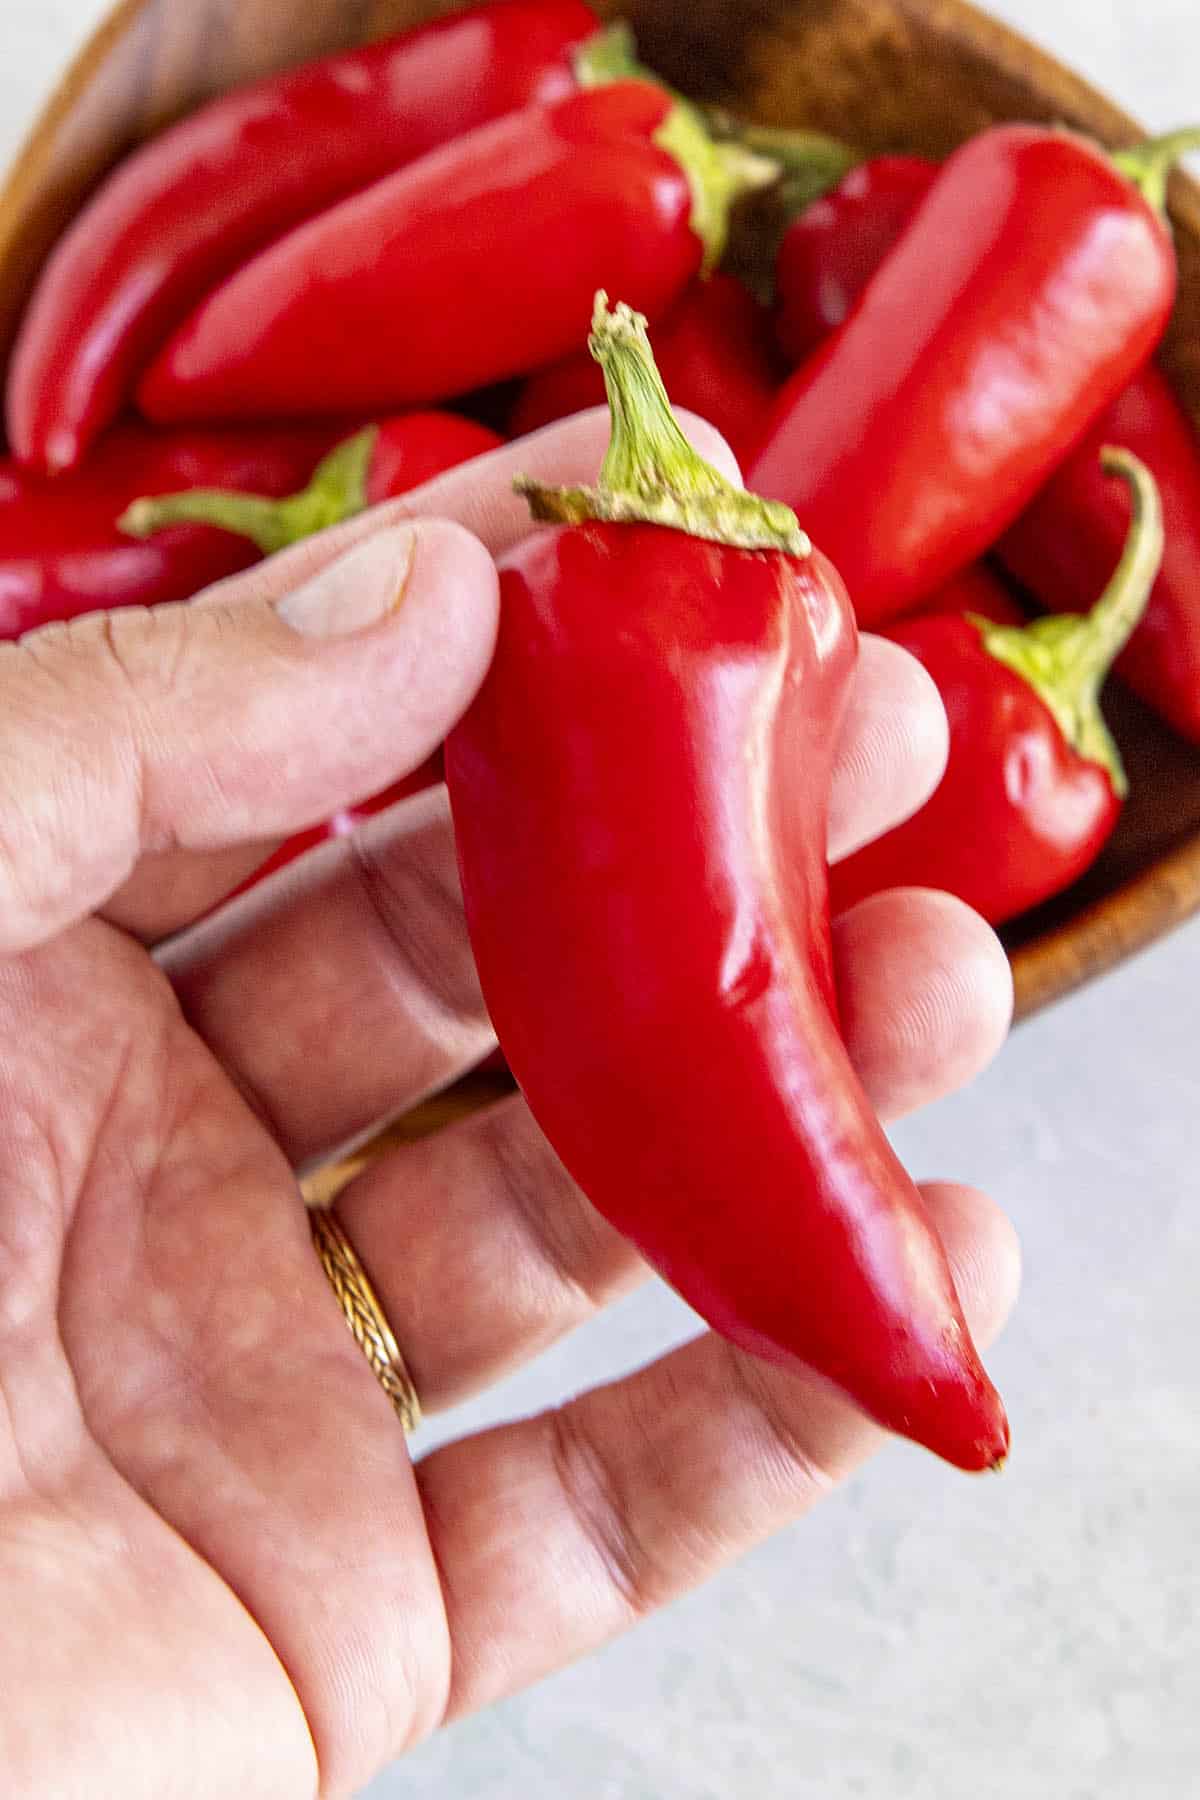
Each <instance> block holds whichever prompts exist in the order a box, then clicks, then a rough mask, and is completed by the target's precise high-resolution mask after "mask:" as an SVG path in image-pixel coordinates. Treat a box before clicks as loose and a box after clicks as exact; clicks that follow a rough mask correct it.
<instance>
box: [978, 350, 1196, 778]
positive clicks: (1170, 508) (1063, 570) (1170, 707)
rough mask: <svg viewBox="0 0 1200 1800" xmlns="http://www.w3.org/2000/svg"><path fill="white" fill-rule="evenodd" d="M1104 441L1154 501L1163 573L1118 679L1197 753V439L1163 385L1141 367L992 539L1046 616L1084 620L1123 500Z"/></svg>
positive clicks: (1115, 544)
mask: <svg viewBox="0 0 1200 1800" xmlns="http://www.w3.org/2000/svg"><path fill="white" fill-rule="evenodd" d="M1104 443H1118V444H1123V445H1125V446H1126V447H1127V448H1128V449H1130V450H1132V451H1133V452H1134V453H1135V454H1136V455H1137V456H1139V457H1140V458H1141V460H1142V461H1143V462H1144V463H1145V464H1146V466H1147V468H1148V469H1149V470H1150V472H1151V474H1152V475H1153V476H1154V478H1155V481H1156V482H1157V483H1158V489H1159V493H1160V494H1161V496H1162V509H1163V521H1164V524H1165V527H1166V548H1165V550H1164V553H1163V563H1162V571H1161V573H1160V574H1159V577H1158V580H1157V581H1156V582H1155V584H1154V592H1153V593H1152V594H1151V596H1150V603H1149V605H1148V606H1147V608H1146V611H1145V615H1144V616H1143V618H1142V620H1141V623H1140V624H1139V625H1138V628H1137V630H1136V631H1135V632H1134V634H1133V636H1132V638H1131V639H1130V641H1129V645H1128V648H1127V649H1125V650H1124V651H1123V652H1122V654H1121V656H1120V657H1119V658H1118V660H1117V665H1116V668H1117V673H1118V675H1120V676H1121V678H1122V680H1124V681H1126V682H1128V684H1129V686H1130V687H1131V688H1132V689H1133V691H1134V693H1135V694H1140V695H1141V697H1142V699H1143V700H1145V701H1146V703H1147V705H1148V706H1152V707H1153V708H1154V710H1155V711H1156V712H1157V713H1159V714H1160V716H1161V717H1162V718H1164V719H1165V720H1166V721H1167V723H1168V724H1169V725H1171V726H1173V727H1174V729H1175V730H1176V731H1178V732H1179V733H1180V735H1181V736H1182V737H1185V738H1188V739H1190V741H1191V742H1192V743H1193V744H1200V442H1198V441H1197V438H1196V432H1195V428H1194V426H1193V425H1192V422H1191V420H1190V419H1189V418H1188V416H1187V414H1186V413H1185V412H1184V410H1183V408H1182V406H1181V405H1180V404H1179V401H1178V400H1177V399H1176V398H1175V395H1174V392H1173V391H1172V388H1171V385H1170V383H1169V382H1168V380H1167V378H1166V376H1165V375H1164V374H1163V373H1162V371H1161V369H1159V368H1158V367H1157V366H1156V365H1155V364H1154V363H1147V364H1146V366H1145V368H1144V369H1142V370H1141V371H1140V372H1139V373H1138V374H1137V375H1135V377H1134V379H1133V380H1132V381H1131V382H1130V383H1129V385H1128V387H1126V388H1125V389H1124V390H1123V391H1122V392H1121V393H1120V394H1119V395H1118V396H1117V398H1116V400H1114V401H1113V403H1112V405H1111V406H1110V407H1108V408H1107V410H1106V411H1105V412H1104V414H1103V416H1102V417H1101V419H1100V420H1099V422H1098V423H1097V424H1096V425H1094V426H1093V427H1092V429H1091V430H1090V431H1089V432H1088V434H1087V435H1086V437H1085V438H1084V439H1083V440H1082V442H1081V443H1080V444H1079V445H1078V446H1077V447H1076V448H1075V449H1074V450H1073V451H1072V453H1071V455H1070V456H1069V457H1068V458H1067V459H1066V461H1065V462H1064V463H1062V464H1061V466H1060V467H1059V468H1058V469H1057V470H1056V471H1055V472H1054V474H1053V475H1052V476H1051V477H1050V480H1049V482H1048V483H1047V485H1046V486H1045V487H1044V488H1043V489H1042V490H1041V492H1040V493H1039V494H1038V495H1037V496H1036V498H1035V499H1034V500H1033V502H1032V503H1031V504H1030V505H1029V506H1028V507H1027V508H1026V509H1025V511H1024V512H1023V513H1022V514H1021V516H1020V517H1019V518H1018V519H1017V521H1016V523H1015V524H1013V525H1011V526H1010V527H1009V529H1008V531H1007V532H1006V533H1005V534H1004V536H1003V537H1002V538H1001V539H1000V542H999V543H998V544H997V546H996V552H997V555H998V556H999V558H1000V560H1001V562H1002V563H1003V564H1004V565H1005V567H1006V568H1008V569H1009V570H1011V572H1012V573H1013V574H1014V575H1015V576H1016V577H1017V578H1018V580H1019V581H1021V582H1022V583H1023V584H1024V585H1025V586H1026V587H1027V588H1028V590H1029V592H1030V593H1031V594H1032V595H1033V597H1034V598H1035V599H1036V600H1037V601H1038V602H1039V603H1040V604H1041V605H1043V606H1046V607H1048V608H1049V609H1050V610H1051V611H1052V612H1082V611H1083V610H1084V609H1085V608H1086V607H1087V606H1088V604H1089V596H1090V595H1092V594H1095V593H1096V592H1097V590H1098V589H1099V588H1100V587H1101V586H1102V584H1103V583H1104V581H1105V580H1106V578H1107V577H1108V575H1109V574H1110V572H1111V570H1112V568H1113V566H1114V564H1115V563H1116V561H1117V558H1118V557H1119V555H1120V553H1121V544H1122V542H1123V540H1124V536H1125V532H1126V530H1127V528H1128V524H1129V502H1128V500H1127V498H1126V497H1125V495H1124V494H1123V493H1122V492H1121V491H1120V490H1119V489H1117V490H1115V491H1114V484H1113V483H1112V482H1111V481H1105V480H1104V477H1103V474H1102V473H1101V470H1100V465H1099V451H1100V447H1101V445H1102V444H1104Z"/></svg>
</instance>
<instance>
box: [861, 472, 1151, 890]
mask: <svg viewBox="0 0 1200 1800" xmlns="http://www.w3.org/2000/svg"><path fill="white" fill-rule="evenodd" d="M1104 463H1105V467H1106V469H1107V470H1108V471H1109V472H1110V474H1111V473H1118V474H1121V475H1123V476H1124V478H1125V480H1126V481H1127V483H1128V484H1129V489H1130V491H1131V493H1132V494H1133V497H1134V523H1133V526H1132V527H1131V529H1130V533H1129V537H1128V541H1127V544H1126V548H1125V551H1124V554H1123V556H1122V558H1121V562H1120V565H1119V567H1118V569H1117V571H1116V573H1115V574H1114V576H1113V578H1112V581H1111V582H1110V584H1109V587H1108V589H1107V591H1106V592H1105V594H1104V596H1103V597H1102V599H1101V600H1100V601H1099V603H1098V604H1097V605H1096V606H1095V607H1094V608H1093V610H1092V611H1091V613H1090V614H1087V615H1085V616H1084V617H1082V618H1079V617H1075V616H1073V615H1069V614H1068V615H1056V616H1052V617H1046V618H1041V619H1035V620H1034V621H1033V622H1032V623H1031V624H1027V625H1022V626H1017V627H1014V626H1011V625H995V624H992V623H990V622H985V621H983V620H981V619H977V618H975V617H973V616H972V615H971V614H968V613H960V614H958V615H957V616H956V615H954V614H953V613H948V612H947V613H941V614H934V615H928V616H922V617H918V618H913V619H906V620H903V621H902V622H900V623H898V624H896V625H893V626H892V627H891V628H890V629H889V630H888V632H887V636H888V637H890V638H891V639H892V640H893V641H894V642H895V643H898V644H902V645H903V646H904V648H905V649H906V650H908V651H909V652H911V654H912V655H913V656H915V657H917V658H918V660H919V661H920V662H922V663H923V664H924V665H925V667H926V668H927V669H928V671H929V673H930V674H931V675H932V677H933V679H934V681H935V682H936V683H937V686H938V690H939V692H940V694H941V696H942V702H943V704H944V706H945V708H946V715H947V717H948V719H949V721H950V756H949V762H948V764H947V768H946V773H945V776H944V777H943V779H942V782H941V785H940V786H939V787H938V789H937V791H936V793H934V795H933V796H932V798H931V799H930V800H929V801H927V802H926V804H925V805H924V806H923V807H922V808H921V810H920V812H918V813H917V814H916V815H915V816H914V817H913V818H911V819H909V820H907V821H906V823H904V824H903V825H899V826H897V827H896V829H895V830H894V831H890V832H888V833H887V835H886V836H884V837H882V838H879V839H877V840H876V842H875V843H873V844H868V845H867V846H866V848H865V849H863V850H860V851H858V852H857V854H855V855H854V856H851V857H849V858H848V859H847V860H846V861H844V862H841V863H839V864H837V866H836V867H835V868H834V869H833V871H832V873H831V893H832V898H833V904H834V906H835V908H836V909H837V910H839V911H841V910H843V909H844V908H846V907H848V906H852V905H853V904H854V903H855V902H856V901H858V900H861V899H863V898H865V897H866V895H868V894H874V893H877V892H879V891H880V890H881V889H884V888H894V887H912V886H916V887H931V888H942V889H944V890H945V891H946V892H948V893H952V894H957V895H958V896H959V898H960V899H962V900H965V901H966V902H967V903H968V905H970V906H973V907H974V908H975V909H976V911H977V912H981V913H982V914H983V916H984V918H986V919H989V920H990V921H991V922H992V924H993V925H1002V924H1004V923H1005V922H1006V921H1007V920H1009V919H1013V918H1015V917H1016V916H1017V915H1018V914H1019V913H1023V912H1026V911H1028V909H1029V908H1030V907H1033V906H1037V905H1039V904H1040V903H1041V902H1042V901H1043V900H1048V899H1049V898H1050V897H1051V896H1052V895H1054V894H1058V893H1061V892H1062V891H1063V889H1064V888H1067V887H1069V886H1070V885H1071V883H1072V882H1073V881H1075V880H1077V879H1078V877H1079V876H1080V875H1082V874H1083V873H1084V872H1085V870H1087V869H1088V868H1089V867H1090V866H1091V864H1092V863H1093V862H1094V861H1095V859H1096V857H1097V856H1098V854H1099V852H1100V851H1101V849H1102V848H1103V846H1104V845H1105V843H1106V842H1107V841H1108V839H1109V837H1110V836H1111V835H1112V831H1113V828H1114V826H1115V825H1116V822H1117V818H1118V816H1119V813H1120V810H1121V802H1122V799H1123V797H1124V793H1125V777H1124V773H1123V770H1122V767H1121V760H1120V756H1119V754H1118V751H1117V748H1116V745H1115V744H1114V743H1113V741H1112V739H1111V738H1110V736H1109V734H1108V731H1107V728H1106V727H1105V724H1104V720H1103V718H1102V716H1101V713H1100V706H1099V692H1100V688H1101V685H1102V683H1103V681H1104V678H1105V675H1106V674H1107V671H1108V668H1109V666H1110V664H1111V662H1112V659H1113V657H1114V656H1115V655H1116V653H1117V651H1118V650H1119V649H1120V647H1121V645H1122V644H1123V643H1124V642H1125V641H1126V639H1127V638H1128V636H1129V633H1130V632H1131V631H1132V630H1133V628H1134V626H1135V624H1136V622H1137V620H1138V619H1139V618H1140V616H1141V613H1142V610H1143V609H1144V607H1145V604H1146V601H1147V598H1148V596H1149V593H1150V589H1151V586H1152V585H1153V582H1154V578H1155V575H1156V573H1157V570H1158V566H1159V562H1160V560H1161V556H1162V515H1161V510H1160V506H1159V501H1158V495H1157V490H1156V489H1155V486H1154V481H1153V477H1152V476H1151V475H1150V474H1149V473H1148V472H1147V470H1146V469H1145V467H1144V465H1143V464H1141V463H1138V462H1137V461H1136V460H1135V459H1134V458H1133V457H1131V456H1129V455H1128V454H1127V453H1126V452H1125V451H1107V450H1106V451H1105V453H1104ZM963 597H964V599H965V600H966V601H967V604H968V605H970V604H971V603H972V601H973V600H974V597H975V595H974V592H973V591H972V588H968V589H967V590H966V591H965V593H964V596H963Z"/></svg>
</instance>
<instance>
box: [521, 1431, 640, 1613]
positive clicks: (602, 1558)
mask: <svg viewBox="0 0 1200 1800" xmlns="http://www.w3.org/2000/svg"><path fill="white" fill-rule="evenodd" d="M546 1428H547V1430H548V1432H549V1434H550V1444H551V1449H550V1464H551V1467H552V1468H553V1470H554V1472H555V1475H556V1476H557V1478H558V1483H559V1486H560V1488H561V1490H562V1495H563V1499H564V1500H565V1501H566V1504H567V1508H568V1511H569V1512H570V1514H571V1517H572V1518H573V1520H574V1522H575V1524H576V1526H577V1527H578V1530H579V1535H580V1536H581V1537H582V1538H583V1540H584V1542H585V1543H586V1544H587V1546H588V1549H589V1550H590V1551H591V1553H592V1555H593V1556H594V1557H595V1558H596V1560H597V1561H598V1562H599V1564H600V1566H601V1568H602V1569H603V1571H604V1575H605V1579H606V1580H607V1582H608V1583H609V1585H610V1587H611V1588H612V1589H613V1591H614V1592H615V1593H616V1595H617V1596H618V1598H619V1600H620V1602H621V1604H622V1606H623V1607H624V1609H625V1611H626V1613H627V1614H628V1622H629V1623H630V1624H637V1623H638V1621H639V1620H641V1619H643V1618H645V1617H646V1616H647V1614H648V1613H649V1612H650V1611H651V1610H652V1608H653V1601H652V1600H651V1599H649V1598H648V1597H647V1596H646V1594H645V1592H644V1584H645V1580H646V1576H645V1568H646V1555H645V1550H644V1548H642V1547H640V1546H638V1545H637V1544H636V1542H635V1540H634V1538H633V1536H632V1532H631V1521H630V1519H629V1518H628V1517H627V1516H626V1509H625V1508H624V1507H623V1505H622V1503H621V1496H620V1494H619V1493H617V1492H616V1491H615V1490H614V1489H613V1487H612V1485H611V1477H610V1474H609V1470H608V1468H607V1465H606V1463H605V1460H604V1457H603V1456H602V1455H601V1454H600V1453H599V1452H598V1451H597V1449H596V1448H595V1446H594V1445H593V1444H592V1443H591V1442H590V1441H589V1439H588V1436H587V1432H586V1429H585V1427H584V1425H583V1415H582V1413H581V1412H580V1410H579V1409H578V1408H576V1407H574V1406H563V1407H560V1408H558V1409H557V1411H554V1412H550V1413H548V1414H547V1415H546Z"/></svg>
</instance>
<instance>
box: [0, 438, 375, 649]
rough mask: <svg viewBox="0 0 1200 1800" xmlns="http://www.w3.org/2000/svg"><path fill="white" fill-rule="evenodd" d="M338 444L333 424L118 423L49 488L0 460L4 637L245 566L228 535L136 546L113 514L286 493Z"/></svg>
mask: <svg viewBox="0 0 1200 1800" xmlns="http://www.w3.org/2000/svg"><path fill="white" fill-rule="evenodd" d="M342 429H343V430H344V427H343V428H342ZM336 436H337V432H336V431H335V430H334V429H332V428H330V427H328V426H325V427H320V428H318V427H314V426H308V427H304V428H301V427H298V426H297V427H294V428H292V429H291V430H280V429H272V430H267V429H263V428H259V429H256V430H246V429H243V430H241V431H238V432H236V433H235V432H230V431H224V432H222V431H201V432H195V431H191V432H186V433H185V432H153V431H150V430H149V429H147V427H146V426H144V425H122V426H118V427H117V428H116V429H115V430H113V431H112V432H110V433H109V435H108V436H107V437H106V438H105V439H104V440H103V441H102V442H101V443H100V444H98V445H97V446H96V448H95V450H94V451H93V453H92V456H91V458H90V460H89V462H88V464H87V466H86V468H83V469H79V470H77V471H75V472H74V473H73V474H71V475H65V476H62V477H61V478H60V479H59V480H57V481H54V482H50V481H46V480H44V479H40V478H38V477H37V476H33V475H31V474H29V472H28V471H27V470H25V469H22V468H20V467H19V466H18V465H17V464H16V463H14V462H4V463H0V637H5V638H12V637H19V636H20V635H21V634H22V633H23V632H26V631H32V630H33V629H34V628H35V627H36V626H38V625H45V624H47V623H49V622H50V621H51V620H54V619H69V618H73V617H74V616H75V615H76V614H77V613H84V612H95V611H97V610H99V609H101V608H107V607H114V606H154V605H156V604H157V603H158V602H159V601H164V600H185V599H188V598H190V596H191V595H192V594H194V593H196V592H197V591H198V590H199V589H200V588H203V587H207V586H208V584H209V583H210V582H213V581H219V580H220V579H221V578H222V577H223V576H225V575H232V574H234V573H235V571H236V570H238V569H243V568H245V567H246V566H247V564H248V563H252V562H254V561H255V559H256V552H255V551H254V549H253V548H252V547H251V546H250V545H249V544H247V543H245V542H243V541H241V540H239V539H238V538H236V537H231V536H230V535H229V533H228V532H225V531H214V530H212V529H211V528H210V527H207V526H195V525H187V526H181V527H178V528H177V529H175V530H172V531H169V532H164V533H163V535H162V536H161V537H159V538H156V539H155V541H154V542H153V543H146V544H134V543H131V542H130V540H129V538H128V537H125V536H123V535H122V533H121V532H120V530H119V529H118V527H117V520H118V517H119V516H120V514H121V513H122V512H123V511H124V509H125V508H126V507H127V506H129V505H130V503H131V502H132V501H134V500H136V499H137V498H138V496H139V495H141V494H147V493H149V494H155V493H162V492H164V491H169V490H173V489H175V488H179V487H188V486H193V485H199V484H202V483H203V484H215V483H221V484H223V485H228V486H231V487H247V488H253V489H257V490H258V491H259V492H261V493H264V494H287V493H289V492H291V491H292V490H294V489H295V488H297V487H299V486H301V484H302V483H304V482H305V481H307V480H308V479H309V477H310V475H311V474H312V472H313V469H314V468H315V467H316V465H317V462H318V460H319V459H320V458H321V457H322V456H323V455H325V453H326V452H327V451H328V450H329V447H330V444H331V443H332V442H333V441H334V439H335V437H336Z"/></svg>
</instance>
